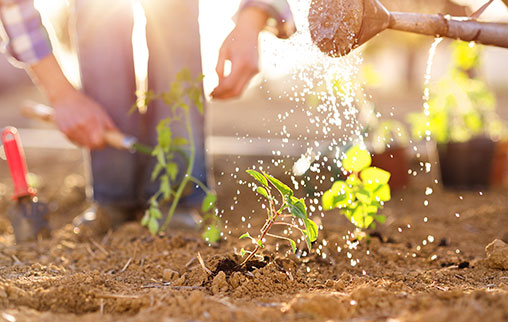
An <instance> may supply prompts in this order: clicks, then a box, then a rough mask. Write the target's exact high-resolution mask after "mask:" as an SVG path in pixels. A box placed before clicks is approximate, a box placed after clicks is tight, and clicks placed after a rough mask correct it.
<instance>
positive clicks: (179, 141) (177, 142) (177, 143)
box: [173, 138, 189, 146]
mask: <svg viewBox="0 0 508 322" xmlns="http://www.w3.org/2000/svg"><path fill="white" fill-rule="evenodd" d="M187 144H189V141H187V139H186V138H175V139H174V140H173V145H174V146H183V145H187Z"/></svg>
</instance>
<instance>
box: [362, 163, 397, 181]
mask: <svg viewBox="0 0 508 322" xmlns="http://www.w3.org/2000/svg"><path fill="white" fill-rule="evenodd" d="M360 177H361V178H362V181H363V183H364V184H366V185H373V184H385V183H388V181H389V180H390V172H388V171H385V170H383V169H380V168H377V167H369V168H367V169H364V170H363V171H362V172H361V173H360Z"/></svg>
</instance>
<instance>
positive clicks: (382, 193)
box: [373, 184, 392, 201]
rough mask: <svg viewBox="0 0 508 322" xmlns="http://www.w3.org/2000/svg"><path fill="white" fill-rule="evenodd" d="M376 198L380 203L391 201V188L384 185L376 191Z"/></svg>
mask: <svg viewBox="0 0 508 322" xmlns="http://www.w3.org/2000/svg"><path fill="white" fill-rule="evenodd" d="M373 196H374V198H376V199H377V200H378V201H388V200H390V199H391V197H392V196H391V193H390V186H389V185H388V184H383V185H381V186H379V188H377V190H376V191H374V195H373Z"/></svg>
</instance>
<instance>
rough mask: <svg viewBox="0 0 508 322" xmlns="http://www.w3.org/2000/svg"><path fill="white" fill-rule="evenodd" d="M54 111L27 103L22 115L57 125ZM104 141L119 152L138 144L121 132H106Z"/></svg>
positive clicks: (42, 105)
mask: <svg viewBox="0 0 508 322" xmlns="http://www.w3.org/2000/svg"><path fill="white" fill-rule="evenodd" d="M54 112H55V111H54V109H53V108H52V107H50V106H47V105H44V104H38V103H32V102H27V103H25V104H24V105H23V106H22V107H21V113H22V114H23V115H24V116H26V117H29V118H32V119H37V120H41V121H45V122H48V123H53V124H54V123H55V118H54ZM104 141H105V142H106V143H107V144H108V145H109V146H111V147H113V148H115V149H119V150H129V151H130V150H132V148H133V146H134V144H135V143H136V142H137V140H136V138H134V137H132V136H128V135H125V134H123V133H121V132H119V131H105V132H104Z"/></svg>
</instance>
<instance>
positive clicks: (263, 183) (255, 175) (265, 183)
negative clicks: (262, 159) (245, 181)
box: [246, 170, 268, 187]
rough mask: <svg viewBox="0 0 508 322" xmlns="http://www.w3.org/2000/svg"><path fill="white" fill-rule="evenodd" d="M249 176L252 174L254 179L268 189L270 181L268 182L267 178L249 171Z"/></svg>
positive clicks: (254, 171)
mask: <svg viewBox="0 0 508 322" xmlns="http://www.w3.org/2000/svg"><path fill="white" fill-rule="evenodd" d="M246 172H247V173H248V174H250V175H251V176H252V177H253V178H254V179H256V180H257V181H258V182H259V183H261V184H262V185H263V186H265V187H268V181H267V180H266V178H265V176H263V175H262V174H261V173H259V172H257V171H256V170H247V171H246Z"/></svg>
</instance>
